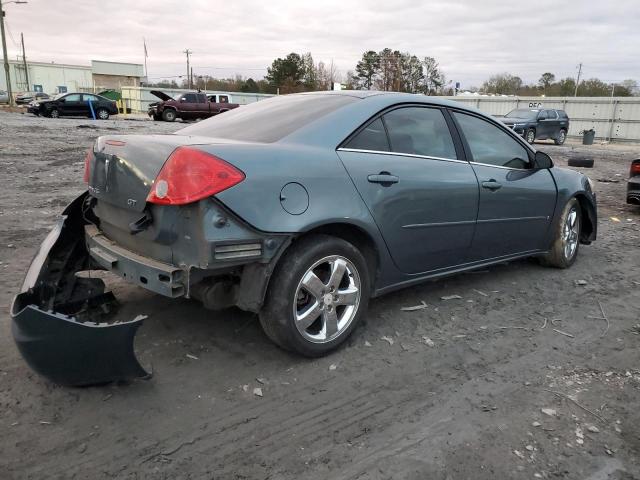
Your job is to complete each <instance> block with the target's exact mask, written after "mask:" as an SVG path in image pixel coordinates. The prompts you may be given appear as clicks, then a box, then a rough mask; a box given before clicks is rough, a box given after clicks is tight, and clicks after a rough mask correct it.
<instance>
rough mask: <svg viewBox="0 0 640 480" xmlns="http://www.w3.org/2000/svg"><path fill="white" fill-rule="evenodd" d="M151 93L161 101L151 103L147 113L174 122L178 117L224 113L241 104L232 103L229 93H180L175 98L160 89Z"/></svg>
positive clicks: (208, 115) (187, 117)
mask: <svg viewBox="0 0 640 480" xmlns="http://www.w3.org/2000/svg"><path fill="white" fill-rule="evenodd" d="M151 93H152V94H153V95H155V96H156V97H158V98H159V99H160V100H161V101H160V102H154V103H151V104H150V105H149V110H148V111H147V113H148V114H149V116H150V117H151V118H153V119H154V120H164V121H165V122H173V121H175V119H176V118H181V119H183V120H195V119H197V118H209V117H213V116H214V115H218V114H219V113H224V112H227V111H229V110H232V109H234V108H238V107H239V106H240V105H238V104H237V103H231V99H230V97H229V95H218V94H216V95H207V94H204V93H200V92H193V93H179V94H177V95H176V96H175V98H173V97H171V96H169V95H167V94H166V93H164V92H161V91H159V90H152V91H151Z"/></svg>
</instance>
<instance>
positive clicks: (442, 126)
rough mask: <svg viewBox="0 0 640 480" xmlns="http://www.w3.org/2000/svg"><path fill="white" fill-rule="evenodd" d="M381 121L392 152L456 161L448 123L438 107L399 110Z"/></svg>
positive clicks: (393, 111) (387, 114)
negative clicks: (387, 133)
mask: <svg viewBox="0 0 640 480" xmlns="http://www.w3.org/2000/svg"><path fill="white" fill-rule="evenodd" d="M384 122H385V125H386V126H387V131H388V132H389V142H390V144H391V150H392V151H393V152H398V153H410V154H413V155H424V156H427V157H438V158H450V159H457V158H458V157H457V156H456V149H455V147H454V145H453V139H452V138H451V133H450V132H449V127H448V126H447V122H446V120H445V119H444V115H443V114H442V112H441V111H440V110H439V109H437V108H425V107H404V108H398V109H396V110H392V111H390V112H389V113H386V114H385V115H384Z"/></svg>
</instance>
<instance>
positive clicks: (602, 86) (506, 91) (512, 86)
mask: <svg viewBox="0 0 640 480" xmlns="http://www.w3.org/2000/svg"><path fill="white" fill-rule="evenodd" d="M470 90H472V91H477V92H480V93H485V94H494V95H520V96H523V97H527V96H529V97H533V96H539V95H544V96H546V97H573V96H574V95H577V96H578V97H607V96H610V95H611V94H612V93H613V94H614V95H615V96H616V97H630V96H633V95H638V94H640V91H639V90H638V82H636V81H635V80H632V79H629V80H624V81H623V82H620V83H615V84H613V83H606V82H603V81H602V80H600V79H598V78H589V79H587V80H581V81H580V84H579V85H578V88H577V89H576V79H575V78H571V77H567V78H562V79H560V80H558V81H556V76H555V75H554V74H553V73H551V72H545V73H543V74H542V75H541V76H540V79H539V80H538V83H537V84H526V83H525V82H523V80H522V79H521V78H520V77H518V76H517V75H512V74H510V73H500V74H497V75H493V76H491V77H490V78H489V79H488V80H486V81H485V82H484V83H483V84H482V86H481V87H480V88H471V89H470Z"/></svg>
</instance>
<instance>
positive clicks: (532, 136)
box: [527, 130, 536, 143]
mask: <svg viewBox="0 0 640 480" xmlns="http://www.w3.org/2000/svg"><path fill="white" fill-rule="evenodd" d="M535 139H536V135H535V133H533V130H529V131H528V132H527V142H528V143H533V142H534V141H535Z"/></svg>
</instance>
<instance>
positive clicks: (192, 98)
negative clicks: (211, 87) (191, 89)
mask: <svg viewBox="0 0 640 480" xmlns="http://www.w3.org/2000/svg"><path fill="white" fill-rule="evenodd" d="M182 98H184V101H185V102H187V103H198V97H197V95H196V94H195V93H187V94H185V96H184V97H182Z"/></svg>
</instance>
